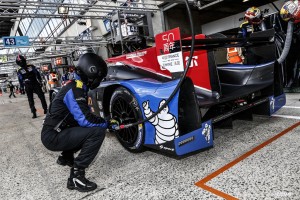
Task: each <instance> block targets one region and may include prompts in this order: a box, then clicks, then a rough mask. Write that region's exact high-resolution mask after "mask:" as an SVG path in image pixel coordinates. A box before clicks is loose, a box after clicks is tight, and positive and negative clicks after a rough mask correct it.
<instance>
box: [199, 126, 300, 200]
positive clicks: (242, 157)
mask: <svg viewBox="0 0 300 200" xmlns="http://www.w3.org/2000/svg"><path fill="white" fill-rule="evenodd" d="M298 126H300V122H297V123H296V124H294V125H292V126H290V127H289V128H287V129H285V130H284V131H282V132H281V133H279V134H277V135H275V136H274V137H272V138H270V139H269V140H267V141H265V142H263V143H262V144H260V145H258V146H256V147H254V148H253V149H251V150H250V151H248V152H246V153H244V154H243V155H241V156H240V157H238V158H237V159H235V160H233V161H231V162H230V163H228V164H226V165H224V166H223V167H221V168H220V169H218V170H217V171H215V172H213V173H211V174H210V175H208V176H206V177H205V178H203V179H202V180H200V181H198V182H197V183H195V185H196V186H198V187H201V188H202V189H204V190H207V191H209V192H211V193H214V194H215V195H217V196H220V197H222V198H225V199H229V200H231V199H237V198H235V197H233V196H230V195H228V194H226V193H224V192H221V191H219V190H216V189H214V188H212V187H209V186H207V185H205V183H207V182H208V181H210V180H211V179H213V178H215V177H216V176H218V175H220V174H221V173H223V172H224V171H226V170H228V169H229V168H231V167H233V166H234V165H236V164H237V163H239V162H241V161H242V160H244V159H245V158H247V157H249V156H251V155H252V154H254V153H255V152H257V151H259V150H260V149H262V148H264V147H265V146H267V145H268V144H270V143H272V142H274V141H275V140H277V139H278V138H280V137H282V136H283V135H285V134H287V133H288V132H290V131H292V130H293V129H295V128H297V127H298Z"/></svg>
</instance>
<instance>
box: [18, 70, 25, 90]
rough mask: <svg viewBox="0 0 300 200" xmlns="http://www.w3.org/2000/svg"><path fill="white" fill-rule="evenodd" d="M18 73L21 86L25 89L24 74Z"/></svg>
mask: <svg viewBox="0 0 300 200" xmlns="http://www.w3.org/2000/svg"><path fill="white" fill-rule="evenodd" d="M17 75H18V80H19V83H20V88H21V89H24V83H23V76H22V75H21V74H20V73H19V72H17Z"/></svg>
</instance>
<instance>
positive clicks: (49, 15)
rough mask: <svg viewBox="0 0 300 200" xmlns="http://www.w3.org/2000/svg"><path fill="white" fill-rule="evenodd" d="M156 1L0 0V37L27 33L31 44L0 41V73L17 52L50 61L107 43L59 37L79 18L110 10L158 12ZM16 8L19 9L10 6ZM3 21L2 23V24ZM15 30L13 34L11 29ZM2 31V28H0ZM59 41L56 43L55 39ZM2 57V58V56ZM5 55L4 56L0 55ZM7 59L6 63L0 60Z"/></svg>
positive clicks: (8, 67) (100, 39) (103, 14)
mask: <svg viewBox="0 0 300 200" xmlns="http://www.w3.org/2000/svg"><path fill="white" fill-rule="evenodd" d="M158 2H159V1H150V3H145V2H144V0H139V1H136V0H117V1H112V0H3V1H2V0H0V12H1V15H0V27H2V28H3V32H1V35H0V37H3V36H9V35H12V36H28V37H29V38H30V44H31V46H30V47H18V48H7V47H6V48H4V47H1V46H3V44H2V41H0V73H1V71H2V72H3V71H4V72H6V71H11V70H13V69H14V68H15V66H14V59H15V56H16V55H17V54H25V55H26V56H27V58H28V60H33V62H34V60H37V59H36V58H39V59H38V62H39V63H40V62H42V61H43V60H49V58H52V57H57V56H59V55H67V54H70V53H71V52H72V51H74V50H81V49H86V48H87V47H92V48H96V47H99V46H101V45H106V44H107V41H105V40H104V39H103V37H93V38H89V40H88V42H87V41H82V40H81V39H80V38H78V35H75V33H74V36H70V37H68V38H66V37H60V36H61V35H62V33H64V32H65V31H66V30H67V29H68V28H69V27H70V26H71V25H72V24H74V23H75V22H76V21H78V20H86V19H107V18H110V16H111V15H109V14H111V13H112V12H115V11H117V10H122V11H125V12H126V11H127V10H130V11H135V10H136V11H150V12H156V11H158V10H159V9H158V7H157V3H158ZM59 7H64V8H67V9H68V14H60V13H58V9H59ZM12 8H18V9H12ZM1 20H5V23H7V24H5V26H2V25H1ZM14 26H16V27H15V28H16V31H15V32H14V33H12V31H11V30H12V28H13V27H14ZM1 30H2V29H1ZM58 41H59V42H58ZM1 57H2V58H1ZM3 57H5V58H3ZM1 60H2V61H5V60H8V62H2V63H1Z"/></svg>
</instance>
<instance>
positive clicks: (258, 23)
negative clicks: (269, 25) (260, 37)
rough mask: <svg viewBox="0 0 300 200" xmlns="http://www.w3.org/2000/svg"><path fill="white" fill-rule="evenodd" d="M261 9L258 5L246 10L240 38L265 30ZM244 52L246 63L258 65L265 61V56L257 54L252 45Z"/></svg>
mask: <svg viewBox="0 0 300 200" xmlns="http://www.w3.org/2000/svg"><path fill="white" fill-rule="evenodd" d="M264 20H265V18H264V17H263V15H262V13H261V10H260V9H259V8H257V7H250V8H248V9H247V10H246V12H245V21H244V22H243V23H242V24H241V25H240V28H239V31H238V38H248V37H250V35H251V34H252V33H254V32H258V31H265V30H266V24H265V22H264ZM245 49H246V50H245V52H243V54H244V57H245V60H246V62H245V64H248V65H256V64H259V63H261V62H263V57H261V56H260V55H257V54H256V53H255V51H254V49H253V48H252V47H246V48H245Z"/></svg>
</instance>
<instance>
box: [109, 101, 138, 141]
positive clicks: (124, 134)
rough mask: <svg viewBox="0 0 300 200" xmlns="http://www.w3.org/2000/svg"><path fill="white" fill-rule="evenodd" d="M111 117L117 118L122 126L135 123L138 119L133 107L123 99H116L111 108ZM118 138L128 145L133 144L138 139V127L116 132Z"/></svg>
mask: <svg viewBox="0 0 300 200" xmlns="http://www.w3.org/2000/svg"><path fill="white" fill-rule="evenodd" d="M111 114H112V117H117V118H118V119H120V120H121V122H122V124H130V123H134V122H137V121H138V119H139V117H138V114H137V113H136V112H135V110H134V107H133V106H131V105H130V104H129V103H128V102H127V101H126V100H125V99H123V98H122V97H118V98H116V99H115V101H114V102H113V104H112V107H111ZM117 134H118V137H119V138H120V139H121V140H122V141H123V142H125V143H127V144H128V145H131V144H133V143H135V141H136V139H137V137H138V126H133V127H130V128H125V129H121V130H119V131H118V132H117Z"/></svg>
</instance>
